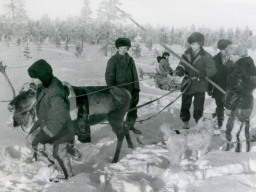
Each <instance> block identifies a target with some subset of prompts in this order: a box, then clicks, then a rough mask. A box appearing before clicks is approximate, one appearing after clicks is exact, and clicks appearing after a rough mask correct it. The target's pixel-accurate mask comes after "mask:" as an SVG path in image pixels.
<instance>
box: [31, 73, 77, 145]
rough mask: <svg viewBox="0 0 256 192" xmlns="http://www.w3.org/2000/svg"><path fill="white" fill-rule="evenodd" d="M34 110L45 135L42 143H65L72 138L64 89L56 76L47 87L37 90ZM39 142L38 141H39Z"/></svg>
mask: <svg viewBox="0 0 256 192" xmlns="http://www.w3.org/2000/svg"><path fill="white" fill-rule="evenodd" d="M36 112H37V117H38V121H39V122H40V124H41V128H43V129H42V133H43V134H44V136H45V137H47V136H48V138H43V137H41V139H42V140H44V142H43V143H65V142H69V141H72V140H73V139H74V128H73V125H72V121H71V117H70V114H69V102H68V100H67V95H66V93H65V89H64V87H63V85H62V83H61V81H59V80H58V79H57V78H56V77H54V78H53V80H52V82H51V84H50V85H49V87H47V88H44V87H43V86H42V87H40V88H39V89H38V91H37V105H36ZM39 142H40V141H39Z"/></svg>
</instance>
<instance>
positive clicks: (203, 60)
mask: <svg viewBox="0 0 256 192" xmlns="http://www.w3.org/2000/svg"><path fill="white" fill-rule="evenodd" d="M182 58H183V59H185V60H186V61H187V62H188V63H190V64H191V65H192V66H194V67H195V68H196V69H198V70H199V71H200V70H206V72H207V76H208V77H212V76H213V75H214V74H215V73H216V67H215V64H214V60H213V58H212V56H211V55H210V54H209V53H208V52H207V51H205V50H204V49H203V48H202V47H201V49H200V51H199V53H198V55H197V56H196V58H193V56H192V49H191V48H189V49H188V50H186V51H185V53H184V54H183V55H182ZM177 68H180V69H182V70H183V71H184V72H185V75H186V76H187V77H189V78H191V79H192V83H191V86H190V88H189V89H188V91H187V92H186V94H188V95H192V94H197V93H203V92H206V91H207V89H208V82H207V81H206V80H205V79H204V78H199V76H198V73H197V72H195V71H193V70H192V69H190V68H189V67H187V66H186V65H185V64H183V63H182V62H180V63H179V65H178V67H177Z"/></svg>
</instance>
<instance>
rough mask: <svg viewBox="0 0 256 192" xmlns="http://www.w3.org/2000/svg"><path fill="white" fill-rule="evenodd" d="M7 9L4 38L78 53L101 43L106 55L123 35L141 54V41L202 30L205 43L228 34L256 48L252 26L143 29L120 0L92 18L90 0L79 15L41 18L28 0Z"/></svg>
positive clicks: (177, 39) (0, 33) (178, 38)
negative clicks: (122, 9) (30, 12)
mask: <svg viewBox="0 0 256 192" xmlns="http://www.w3.org/2000/svg"><path fill="white" fill-rule="evenodd" d="M6 2H7V3H6V5H5V7H4V8H5V13H4V14H2V15H0V41H5V42H6V44H7V46H8V45H9V43H10V42H16V43H17V45H18V46H19V45H20V44H21V43H27V42H29V41H30V42H34V43H36V44H38V45H41V44H42V43H44V41H45V40H46V39H47V40H49V41H50V42H52V43H54V44H55V45H56V47H60V46H61V44H63V43H64V48H65V49H66V50H68V49H69V45H70V44H71V43H72V44H75V45H76V49H77V51H78V53H81V52H82V51H83V49H84V43H90V44H100V45H101V49H102V51H103V53H104V54H105V55H107V54H108V53H110V54H113V53H114V51H115V46H114V41H115V39H117V38H118V37H120V36H125V37H128V38H130V39H131V40H132V42H133V46H134V47H132V50H134V51H135V53H136V55H138V56H139V55H140V52H139V51H140V50H141V48H140V43H143V44H145V45H146V47H147V48H148V49H152V47H153V45H154V44H156V43H159V42H161V43H165V44H168V45H176V44H177V45H181V46H186V43H187V42H186V39H187V37H188V36H189V34H190V33H192V32H194V31H200V32H201V33H203V34H204V35H205V45H206V46H214V45H216V42H217V41H218V40H219V39H222V38H227V39H229V40H231V41H232V42H234V43H239V42H242V43H246V44H247V46H248V48H252V49H255V48H256V36H254V35H253V32H252V30H250V29H249V28H248V27H246V28H245V29H243V30H242V29H240V28H236V29H226V30H225V29H224V28H221V29H218V30H212V29H209V28H207V27H198V28H196V26H195V25H192V26H189V27H182V28H178V27H174V26H173V27H167V26H163V27H160V26H158V27H153V26H151V25H145V26H143V27H144V28H145V29H146V31H147V32H144V31H141V30H140V29H139V28H138V27H137V26H135V25H134V24H132V23H131V22H128V18H127V15H125V14H123V13H121V12H119V11H117V10H116V8H115V6H120V5H121V3H120V1H119V0H102V2H101V4H100V6H99V9H98V11H97V17H96V18H92V10H91V8H90V1H89V0H84V5H83V7H82V9H81V12H80V15H79V16H78V17H68V18H66V19H64V20H61V19H58V18H57V19H55V20H52V19H50V18H49V16H48V15H46V14H45V15H43V16H42V17H41V19H39V20H33V19H31V18H29V17H28V16H27V12H26V10H25V2H24V0H8V1H6ZM138 39H139V40H138Z"/></svg>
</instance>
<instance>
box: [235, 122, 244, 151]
mask: <svg viewBox="0 0 256 192" xmlns="http://www.w3.org/2000/svg"><path fill="white" fill-rule="evenodd" d="M243 126H244V121H243V122H242V123H241V125H240V129H239V131H238V132H237V134H236V140H237V143H236V149H235V151H236V152H238V153H239V152H241V142H240V138H239V136H240V133H241V131H242V129H243Z"/></svg>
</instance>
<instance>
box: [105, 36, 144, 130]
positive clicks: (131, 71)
mask: <svg viewBox="0 0 256 192" xmlns="http://www.w3.org/2000/svg"><path fill="white" fill-rule="evenodd" d="M115 46H116V48H117V49H118V51H117V53H116V54H115V55H114V56H112V57H111V58H110V59H109V60H108V63H107V68H106V73H105V79H106V83H107V85H108V86H117V85H122V84H126V85H122V86H119V87H122V88H125V89H127V90H128V91H129V92H130V93H131V96H132V99H131V105H130V109H132V108H134V107H136V106H137V104H138V103H139V92H140V86H139V78H138V73H137V69H136V66H135V62H134V60H133V58H132V57H131V56H130V55H129V54H128V53H127V51H128V50H129V48H130V47H131V41H130V40H129V39H128V38H118V39H117V40H116V42H115ZM137 117H138V116H137V110H132V111H130V112H128V114H127V118H126V122H125V126H127V127H128V129H129V130H132V131H133V132H134V133H135V134H141V131H139V130H138V129H135V128H134V124H135V122H136V119H137Z"/></svg>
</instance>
